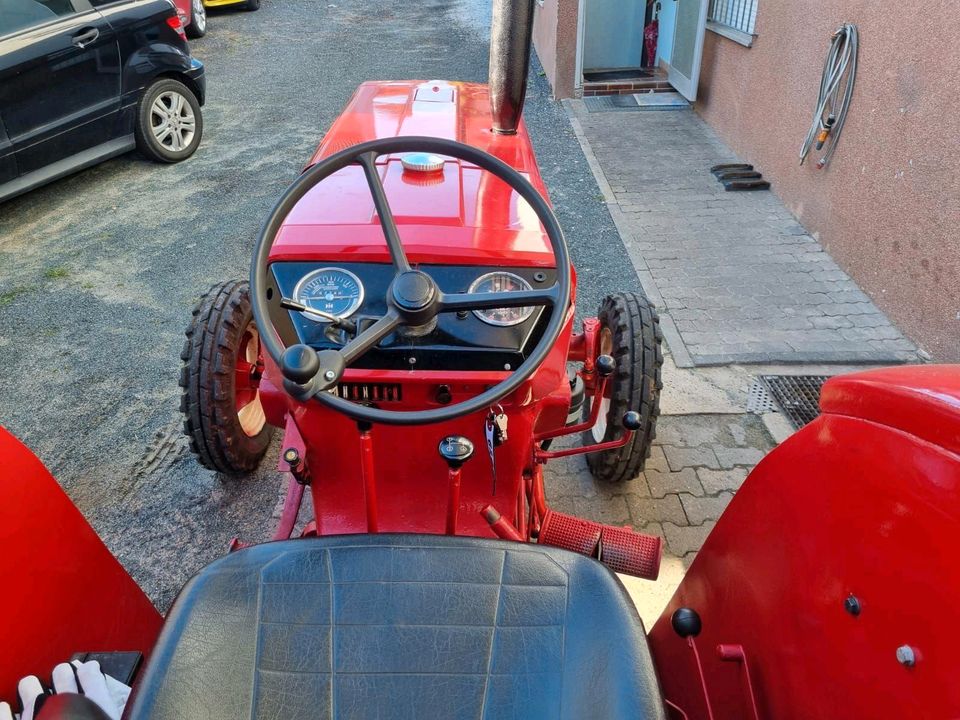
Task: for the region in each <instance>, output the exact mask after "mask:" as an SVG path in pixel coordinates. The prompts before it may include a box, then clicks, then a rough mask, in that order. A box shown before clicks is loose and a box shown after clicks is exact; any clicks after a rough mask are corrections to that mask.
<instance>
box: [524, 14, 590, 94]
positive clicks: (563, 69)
mask: <svg viewBox="0 0 960 720" xmlns="http://www.w3.org/2000/svg"><path fill="white" fill-rule="evenodd" d="M579 7H580V0H543V3H542V4H541V3H540V2H537V8H536V12H535V15H534V20H533V45H534V47H535V48H536V51H537V57H538V58H539V59H540V64H541V65H543V69H544V71H545V72H546V73H547V79H548V80H549V81H550V87H552V88H553V96H554V97H555V98H557V99H561V98H569V97H574V96H575V93H576V78H575V75H576V65H577V18H578V14H579Z"/></svg>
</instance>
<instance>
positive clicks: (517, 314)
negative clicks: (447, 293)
mask: <svg viewBox="0 0 960 720" xmlns="http://www.w3.org/2000/svg"><path fill="white" fill-rule="evenodd" d="M523 290H532V288H531V287H530V283H528V282H527V281H526V280H524V279H523V278H522V277H520V276H519V275H514V274H513V273H509V272H503V271H502V270H498V271H496V272H492V273H487V274H486V275H481V276H480V277H478V278H477V279H476V280H474V281H473V284H472V285H471V286H470V292H472V293H491V292H519V291H523ZM534 310H536V308H535V307H517V308H494V309H492V310H474V311H473V314H474V315H476V316H477V317H478V318H480V319H481V320H483V321H484V322H485V323H487V324H488V325H500V326H502V327H507V326H510V325H519V324H520V323H522V322H523V321H524V320H526V319H527V318H529V317H530V316H531V315H533V311H534Z"/></svg>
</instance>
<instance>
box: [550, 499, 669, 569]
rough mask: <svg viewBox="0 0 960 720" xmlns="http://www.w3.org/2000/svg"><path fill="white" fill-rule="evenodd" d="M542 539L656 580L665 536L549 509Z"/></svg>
mask: <svg viewBox="0 0 960 720" xmlns="http://www.w3.org/2000/svg"><path fill="white" fill-rule="evenodd" d="M538 542H540V543H541V544H543V545H551V546H553V547H558V548H563V549H564V550H571V551H573V552H576V553H580V554H581V555H587V556H588V557H592V558H597V559H598V560H600V562H602V563H603V564H604V565H606V566H607V567H608V568H610V569H611V570H613V571H614V572H618V573H623V574H625V575H634V576H636V577H641V578H645V579H647V580H656V579H657V576H658V575H659V574H660V556H661V555H662V552H663V540H661V539H660V538H658V537H656V536H654V535H645V534H644V533H638V532H635V531H633V530H631V529H629V528H621V527H615V526H613V525H604V524H602V523H598V522H593V521H592V520H583V519H581V518H578V517H574V516H573V515H567V514H565V513H559V512H554V511H553V510H548V511H547V514H546V516H545V517H544V519H543V527H542V528H541V529H540V537H539V540H538Z"/></svg>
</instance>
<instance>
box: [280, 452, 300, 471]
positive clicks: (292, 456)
mask: <svg viewBox="0 0 960 720" xmlns="http://www.w3.org/2000/svg"><path fill="white" fill-rule="evenodd" d="M283 461H284V462H285V463H287V465H290V466H291V467H292V466H294V465H299V464H300V451H299V450H297V449H296V448H292V447H291V448H287V449H286V450H284V451H283Z"/></svg>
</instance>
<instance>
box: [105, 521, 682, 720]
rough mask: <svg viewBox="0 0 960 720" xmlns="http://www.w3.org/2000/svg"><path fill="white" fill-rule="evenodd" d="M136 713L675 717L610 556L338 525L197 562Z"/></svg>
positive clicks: (383, 718)
mask: <svg viewBox="0 0 960 720" xmlns="http://www.w3.org/2000/svg"><path fill="white" fill-rule="evenodd" d="M124 717H125V718H126V719H127V720H147V719H148V718H149V719H150V720H192V719H193V718H196V719H197V720H201V719H202V720H240V719H241V718H257V719H259V718H271V719H276V720H283V719H285V718H289V719H290V720H294V719H295V718H306V717H315V718H336V719H338V720H339V719H341V718H342V719H348V718H349V719H356V720H367V719H369V718H378V720H392V719H401V718H402V719H403V720H415V719H417V720H419V719H422V718H430V719H431V720H447V719H450V720H454V719H456V720H460V719H462V718H463V719H465V718H476V719H477V720H480V719H483V718H488V719H493V718H496V719H497V720H506V719H509V718H518V719H519V718H523V719H524V720H535V719H538V718H550V719H551V720H557V719H558V718H571V719H574V718H575V719H576V720H583V718H591V719H593V720H606V719H609V720H619V719H620V718H623V719H626V718H630V719H631V720H646V719H648V718H651V719H652V718H657V719H662V718H664V717H665V716H664V710H663V703H662V700H661V697H660V691H659V687H658V684H657V677H656V673H655V672H654V668H653V662H652V660H651V657H650V651H649V649H648V647H647V640H646V636H645V634H644V629H643V624H642V622H641V620H640V618H639V616H638V615H637V612H636V609H635V608H634V606H633V603H632V602H631V600H630V598H629V596H628V595H627V593H626V591H625V590H624V588H623V586H622V585H621V584H620V582H619V581H618V580H617V578H616V576H615V575H613V574H612V573H611V572H610V571H609V570H607V569H606V568H605V567H604V566H603V565H601V564H599V563H598V562H595V561H593V560H590V559H589V558H586V557H583V556H581V555H575V554H573V553H569V552H566V551H564V550H559V549H556V548H550V547H541V546H539V545H526V544H519V543H511V542H505V541H501V540H482V539H477V538H460V537H445V536H436V535H343V536H337V537H327V538H314V539H301V540H291V541H286V542H278V543H269V544H266V545H258V546H255V547H251V548H248V549H246V550H240V551H238V552H235V553H233V554H231V555H228V556H227V557H224V558H222V559H220V560H218V561H216V562H214V563H213V564H212V565H210V566H209V567H207V568H205V569H204V570H202V571H201V572H200V573H199V574H198V575H197V576H195V577H194V578H193V579H192V580H190V582H188V583H187V585H186V586H185V587H184V589H183V591H182V592H181V593H180V596H179V597H178V598H177V601H176V602H175V603H174V605H173V608H172V609H171V610H170V613H169V615H168V616H167V620H166V624H165V626H164V628H163V631H162V632H161V634H160V637H159V639H158V641H157V644H156V647H155V648H154V650H153V652H152V654H151V657H150V660H149V662H148V663H147V666H146V668H145V669H144V671H143V673H142V676H141V678H140V680H139V681H138V683H137V685H136V687H135V689H134V697H133V699H132V700H131V703H130V705H129V706H128V712H127V714H126V715H125V716H124Z"/></svg>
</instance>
